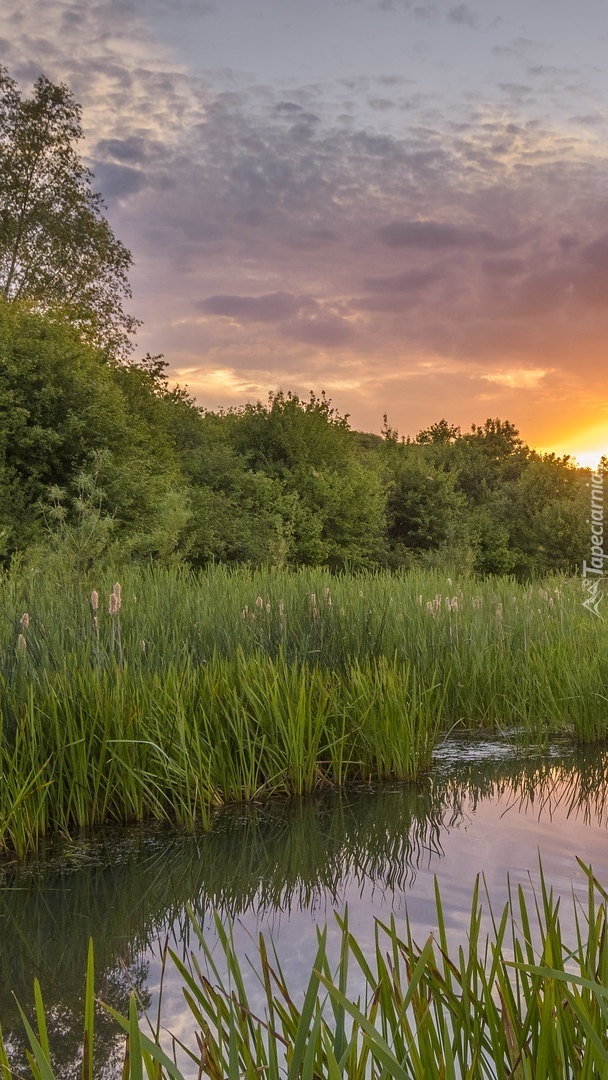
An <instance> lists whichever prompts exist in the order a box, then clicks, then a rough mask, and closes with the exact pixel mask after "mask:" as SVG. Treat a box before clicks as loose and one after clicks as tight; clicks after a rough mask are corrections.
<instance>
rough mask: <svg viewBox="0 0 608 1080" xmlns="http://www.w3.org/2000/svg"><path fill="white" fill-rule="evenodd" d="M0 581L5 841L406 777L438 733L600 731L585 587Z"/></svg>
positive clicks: (131, 575)
mask: <svg viewBox="0 0 608 1080" xmlns="http://www.w3.org/2000/svg"><path fill="white" fill-rule="evenodd" d="M117 577H118V573H117V572H115V573H113V574H112V575H111V576H110V575H109V574H107V573H103V574H102V573H101V572H100V573H99V574H91V576H90V579H89V580H77V579H75V578H74V577H72V576H70V575H69V574H67V573H65V574H64V573H63V572H62V571H60V570H58V569H57V567H56V566H55V567H54V568H53V573H52V574H51V573H49V574H48V575H45V574H44V573H42V572H41V570H40V569H28V568H27V567H21V568H19V567H15V568H14V569H13V571H12V572H11V573H8V574H5V575H4V577H2V578H1V579H0V672H1V675H0V769H1V771H2V774H3V776H4V778H5V782H4V783H3V785H2V787H1V789H0V849H1V848H6V849H14V850H16V851H17V852H19V853H20V854H24V853H25V852H27V851H28V850H31V849H32V848H34V847H35V846H36V845H37V843H38V841H39V838H40V837H41V836H44V835H48V834H49V833H50V832H53V831H55V832H56V831H60V832H65V831H69V830H71V829H72V828H73V827H75V826H80V825H96V824H98V823H100V822H105V821H139V820H143V819H146V818H151V819H157V820H173V821H177V822H179V823H183V824H187V825H190V826H193V825H197V824H200V825H203V826H206V825H207V824H208V823H209V820H210V819H209V815H210V811H211V809H212V808H213V807H214V806H216V805H221V804H224V803H226V802H234V801H238V800H241V799H245V800H247V799H253V798H257V797H258V796H260V795H261V794H269V793H273V792H283V793H294V794H298V793H303V792H306V791H310V790H312V789H313V788H314V787H316V786H318V785H319V784H325V783H333V784H342V783H344V782H346V781H348V780H350V779H355V778H356V779H370V778H379V779H384V778H387V777H395V778H399V779H413V778H414V777H415V776H416V775H418V774H419V772H420V770H421V769H424V768H425V767H426V766H427V765H428V764H429V761H430V757H431V754H432V751H433V746H434V744H435V741H436V738H437V735H438V733H439V732H440V731H448V730H451V729H453V728H454V727H460V728H467V729H469V730H479V729H485V730H495V731H502V732H508V733H509V734H510V735H511V737H516V738H518V739H519V740H521V741H522V742H523V743H525V744H527V745H542V744H545V743H546V742H547V740H548V739H549V738H550V737H553V736H554V735H555V734H564V735H568V736H571V737H573V738H575V739H576V740H577V741H578V742H579V743H597V742H601V741H604V740H606V737H607V735H608V709H607V706H608V669H607V668H606V665H605V662H604V657H605V655H606V652H607V651H608V650H607V646H608V620H602V619H600V618H597V616H595V615H593V614H592V613H590V612H589V611H587V610H585V609H584V608H583V606H582V600H583V589H582V583H581V581H577V580H567V579H564V578H559V577H556V578H554V579H551V580H549V581H546V582H543V583H540V584H539V583H536V584H528V585H525V586H524V585H518V584H516V583H515V582H513V581H511V580H509V579H493V580H488V581H484V582H479V581H476V580H475V579H473V578H465V579H463V580H462V581H460V582H452V581H451V580H450V579H449V578H447V577H446V576H445V575H444V574H441V573H439V572H436V571H426V572H422V571H412V572H410V573H407V574H396V575H392V574H389V573H368V574H357V575H354V574H351V575H348V574H343V575H337V576H336V575H333V576H332V575H331V574H330V573H329V572H327V571H324V570H302V571H297V572H294V571H290V572H287V571H279V570H266V571H258V572H249V571H245V570H240V571H239V570H228V569H226V568H222V567H217V568H211V569H210V570H208V571H205V572H203V573H200V574H197V573H194V572H192V571H190V570H186V569H183V568H180V567H173V568H155V567H143V566H132V565H127V566H124V567H122V568H121V570H120V586H118V582H117Z"/></svg>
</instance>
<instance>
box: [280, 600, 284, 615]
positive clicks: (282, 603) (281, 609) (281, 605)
mask: <svg viewBox="0 0 608 1080" xmlns="http://www.w3.org/2000/svg"><path fill="white" fill-rule="evenodd" d="M284 614H285V601H284V600H279V615H280V616H281V618H283V616H284Z"/></svg>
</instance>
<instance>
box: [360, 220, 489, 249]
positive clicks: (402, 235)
mask: <svg viewBox="0 0 608 1080" xmlns="http://www.w3.org/2000/svg"><path fill="white" fill-rule="evenodd" d="M378 235H379V237H380V239H381V241H382V243H383V244H386V245H387V247H396V248H419V249H421V250H423V251H441V250H444V249H450V248H456V249H458V248H460V249H471V248H482V249H485V250H490V251H500V250H502V249H503V248H504V247H506V246H507V245H508V241H506V240H501V239H499V238H498V237H497V236H494V234H493V233H492V232H490V230H489V229H487V228H483V227H482V228H480V227H477V226H470V225H453V224H451V223H450V222H443V221H391V222H390V223H389V224H388V225H383V226H382V227H381V228H380V229H379V230H378Z"/></svg>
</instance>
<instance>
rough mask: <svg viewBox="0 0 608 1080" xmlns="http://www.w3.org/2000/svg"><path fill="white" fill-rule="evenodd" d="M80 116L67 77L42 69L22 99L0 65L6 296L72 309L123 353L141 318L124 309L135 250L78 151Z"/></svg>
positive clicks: (102, 341)
mask: <svg viewBox="0 0 608 1080" xmlns="http://www.w3.org/2000/svg"><path fill="white" fill-rule="evenodd" d="M80 118H81V109H80V106H79V105H78V104H77V102H75V101H74V98H73V96H72V93H71V91H70V90H69V89H68V87H67V86H65V85H64V84H63V83H61V84H59V85H55V84H53V83H52V82H50V81H49V80H48V79H47V78H45V77H44V76H43V75H41V76H40V78H39V79H38V80H37V82H36V83H35V85H34V93H33V96H32V97H31V98H29V99H24V98H22V96H21V93H20V91H19V89H18V87H17V84H16V83H15V81H14V80H13V79H11V78H10V76H9V74H8V72H7V71H6V69H5V68H4V67H2V66H0V294H1V295H2V296H3V297H4V298H5V299H6V300H24V301H27V302H29V303H30V304H32V305H33V306H34V307H35V308H36V309H37V310H40V311H44V312H46V313H48V314H51V315H63V316H66V317H67V318H68V319H69V320H70V322H72V323H73V324H74V325H75V326H77V327H78V328H79V330H80V331H81V333H82V335H83V336H84V337H85V338H86V339H87V340H88V341H89V342H90V343H92V344H95V345H100V346H101V347H103V348H104V349H106V350H108V351H109V352H111V353H112V354H113V355H115V356H118V357H119V358H124V357H125V356H126V355H128V353H129V351H130V335H131V334H132V333H133V331H134V329H135V326H136V325H137V323H136V320H134V319H133V318H132V317H131V316H130V315H128V314H126V313H125V311H124V308H123V302H124V301H125V300H126V299H128V298H129V297H130V296H131V290H130V286H129V281H128V276H127V275H128V271H129V268H130V266H131V263H132V257H131V253H130V252H129V251H128V250H127V248H126V247H125V246H124V245H123V244H122V243H121V242H120V241H119V240H117V239H116V237H115V236H114V234H113V232H112V230H111V228H110V226H109V224H108V222H107V220H106V218H105V217H104V213H103V211H104V209H105V206H104V202H103V199H102V197H101V195H99V194H96V193H95V192H94V191H93V189H92V187H91V181H92V174H91V173H90V172H89V170H88V169H86V168H85V166H84V165H83V164H82V162H81V160H80V158H79V156H78V153H77V151H76V148H75V147H76V144H77V143H78V142H79V140H80V139H82V127H81V119H80Z"/></svg>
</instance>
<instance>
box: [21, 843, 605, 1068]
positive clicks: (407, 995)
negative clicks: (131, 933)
mask: <svg viewBox="0 0 608 1080" xmlns="http://www.w3.org/2000/svg"><path fill="white" fill-rule="evenodd" d="M581 865H582V864H581ZM583 869H584V870H585V873H586V874H587V878H588V892H587V899H586V902H585V903H579V902H577V901H576V900H575V901H574V905H575V920H574V925H575V929H574V939H573V940H572V941H566V940H565V939H564V936H563V934H562V930H561V926H560V917H559V902H558V901H557V900H556V899H555V897H554V896H553V893H552V891H551V889H550V888H549V887H548V885H547V883H546V882H545V879H544V877H543V874H542V868H541V875H540V886H539V891H538V893H537V895H536V896H535V898H534V900H533V901H528V902H526V900H525V898H524V894H523V892H522V890H521V889H519V890H518V891H517V892H516V893H515V892H512V893H511V894H510V896H509V900H508V903H507V904H506V905H505V907H504V909H503V910H502V911H500V912H496V913H494V912H492V909H491V905H490V903H489V900H487V902H486V903H485V904H484V905H482V897H483V889H482V886H481V883H480V882H479V880H478V881H477V882H476V884H475V887H474V890H473V895H472V902H471V909H470V917H469V925H468V938H467V944H466V946H461V947H460V948H459V949H458V951H452V950H451V946H450V941H449V934H448V929H447V926H446V920H445V918H444V915H443V906H442V900H441V895H440V893H439V890H438V889H437V890H436V911H435V921H436V925H437V931H436V933H435V934H431V935H430V936H429V937H428V939H427V940H426V941H425V942H423V943H422V944H419V943H417V942H416V941H415V940H414V936H413V931H412V927H411V924H410V923H409V920H408V919H407V918H406V920H405V924H404V926H403V927H402V928H399V927H398V926H397V924H396V922H395V920H394V919H391V921H390V923H388V924H383V923H382V922H380V921H379V920H376V923H375V938H374V947H373V951H372V954H371V955H369V954H367V953H365V952H364V951H363V949H362V948H361V946H360V945H359V943H358V942H357V940H356V938H355V937H354V936H353V934H352V933H351V931H350V929H349V924H348V917H347V916H346V915H345V916H339V915H337V914H336V918H337V920H338V924H339V930H340V949H339V958H338V962H337V965H336V964H332V962H331V961H330V958H329V952H328V945H327V927H326V928H325V929H320V930H319V931H318V942H317V952H316V956H315V957H314V960H313V963H312V966H311V970H310V974H309V977H308V980H307V982H306V983H305V985H304V986H302V985H300V986H298V987H297V988H294V987H293V986H290V985H289V984H288V981H287V979H286V977H285V975H284V973H283V971H282V969H281V964H280V958H279V956H278V954H277V952H276V951H275V950H274V949H273V948H272V946H269V944H268V943H267V942H266V941H265V939H264V938H263V936H260V939H259V945H258V950H257V957H256V962H255V969H256V971H257V974H258V979H259V987H260V992H259V993H258V994H257V995H256V1000H255V1001H254V1000H250V998H249V997H248V994H247V990H246V983H245V979H244V967H243V964H242V961H240V960H239V958H238V956H237V954H236V951H235V947H234V944H233V941H232V937H231V932H230V930H229V929H228V930H226V929H224V927H223V925H222V922H221V920H220V919H217V923H216V930H217V934H218V938H219V949H218V948H217V947H214V948H211V947H210V946H209V945H208V944H207V942H206V941H205V939H204V937H203V935H202V933H201V932H200V930H198V929H197V934H198V937H199V950H200V952H199V955H200V959H197V958H196V957H195V956H194V955H193V956H192V957H191V960H190V963H186V962H184V960H182V959H181V958H180V957H179V956H178V955H177V954H176V953H174V952H172V951H171V950H169V951H168V953H169V956H170V957H171V961H172V963H173V964H174V965H175V967H176V968H177V971H178V973H179V975H180V977H181V981H182V987H183V995H184V1010H185V1013H186V1015H187V1016H188V1020H189V1025H188V1026H189V1027H190V1030H191V1032H192V1037H191V1039H190V1040H189V1042H185V1041H181V1040H179V1039H174V1040H173V1045H174V1046H177V1047H179V1049H180V1051H181V1053H182V1055H183V1059H184V1060H185V1061H186V1062H188V1065H187V1066H184V1067H182V1068H181V1069H180V1068H179V1067H178V1065H177V1064H176V1058H175V1057H174V1056H173V1055H172V1054H170V1052H169V1050H170V1046H171V1038H170V1037H169V1038H168V1039H167V1036H166V1035H161V1022H160V1020H159V1018H157V1019H156V1021H154V1022H149V1023H148V1024H147V1025H146V1024H145V1022H142V1021H141V1020H140V1018H139V1016H138V1006H137V999H136V997H135V995H132V996H131V1001H130V1007H129V1013H128V1015H127V1016H125V1015H121V1014H120V1013H118V1012H117V1011H116V1010H114V1009H109V1007H107V1006H106V1007H105V1008H106V1011H109V1012H110V1013H111V1015H113V1016H114V1018H115V1020H116V1021H117V1023H118V1025H119V1026H120V1027H121V1028H122V1030H123V1031H124V1033H125V1036H126V1051H125V1058H124V1066H123V1070H122V1075H123V1077H125V1078H127V1077H133V1078H136V1077H142V1078H143V1076H146V1077H148V1078H150V1080H152V1078H154V1080H159V1078H161V1080H162V1078H163V1077H172V1078H173V1080H182V1077H183V1076H184V1075H188V1076H192V1077H194V1076H198V1077H204V1076H208V1077H213V1078H215V1080H218V1078H224V1077H231V1078H232V1077H234V1078H237V1077H246V1078H250V1080H254V1078H257V1077H259V1076H264V1077H268V1078H269V1080H278V1078H279V1077H287V1078H288V1080H290V1078H293V1080H295V1078H296V1077H297V1078H298V1080H316V1078H320V1077H328V1078H333V1077H335V1078H336V1080H337V1078H339V1077H344V1078H346V1077H347V1078H349V1080H356V1078H362V1080H363V1078H364V1077H366V1078H370V1080H376V1078H377V1080H380V1078H381V1077H382V1078H389V1077H391V1078H395V1080H428V1078H429V1077H446V1078H447V1077H453V1078H457V1077H458V1078H460V1077H467V1078H469V1080H485V1078H496V1080H516V1078H520V1077H521V1078H524V1080H528V1078H529V1080H565V1078H570V1077H571V1078H573V1080H574V1078H583V1080H595V1078H602V1077H606V1076H608V933H607V931H608V924H607V919H608V911H607V901H608V894H607V893H606V891H605V890H604V888H603V887H602V886H601V884H600V883H599V882H598V881H597V880H596V878H595V877H594V875H593V873H592V872H591V870H590V869H589V868H586V867H583ZM484 907H485V914H486V916H487V919H486V922H485V923H484V917H483V911H484ZM488 920H489V924H488ZM487 925H489V930H485V929H484V926H487ZM166 962H167V951H165V960H164V963H166ZM353 986H354V987H356V988H357V989H356V991H355V993H353V992H352V988H353ZM93 987H94V971H93V953H92V949H91V950H90V952H89V961H88V966H87V976H86V990H85V999H84V1014H85V1022H84V1037H83V1043H82V1050H81V1054H80V1063H81V1065H80V1068H81V1075H82V1076H83V1077H86V1078H89V1077H92V1076H94V1047H95V1043H94V1030H93V1029H94V1021H95V1010H94V1000H93V997H94V989H93ZM260 998H261V1004H258V1001H259V999H260ZM22 1018H23V1023H24V1026H25V1030H26V1034H27V1038H28V1041H29V1046H30V1051H29V1060H30V1067H31V1075H32V1076H33V1077H36V1078H41V1077H43V1078H45V1080H53V1077H54V1075H55V1074H54V1072H53V1064H52V1048H51V1047H50V1044H49V1037H48V1032H47V1025H46V1018H45V1013H44V1005H43V996H42V993H41V991H40V988H39V986H38V984H35V1021H34V1022H33V1023H32V1022H30V1021H29V1020H28V1019H27V1017H26V1015H25V1013H24V1012H23V1011H22ZM183 1026H184V1027H185V1026H186V1025H183ZM0 1070H2V1075H3V1076H4V1077H9V1076H10V1075H11V1071H10V1070H11V1064H10V1060H9V1054H8V1052H7V1048H6V1047H5V1046H3V1045H2V1042H1V1038H0Z"/></svg>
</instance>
